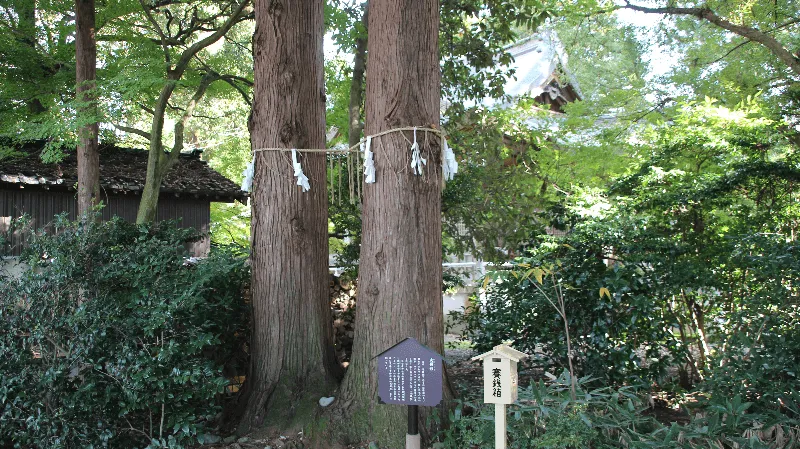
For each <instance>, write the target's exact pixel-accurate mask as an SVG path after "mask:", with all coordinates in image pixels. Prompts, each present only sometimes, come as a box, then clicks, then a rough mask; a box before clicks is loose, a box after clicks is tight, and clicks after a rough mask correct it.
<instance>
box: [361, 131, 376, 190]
mask: <svg viewBox="0 0 800 449" xmlns="http://www.w3.org/2000/svg"><path fill="white" fill-rule="evenodd" d="M362 149H363V150H364V182H365V183H367V184H374V183H375V161H373V160H372V151H371V149H372V136H367V141H366V143H364V144H362Z"/></svg>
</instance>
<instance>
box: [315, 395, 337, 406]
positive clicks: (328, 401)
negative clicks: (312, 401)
mask: <svg viewBox="0 0 800 449" xmlns="http://www.w3.org/2000/svg"><path fill="white" fill-rule="evenodd" d="M334 399H335V398H334V397H333V396H331V397H329V398H319V405H321V406H323V407H327V406H329V405H331V404H332V403H333V400H334Z"/></svg>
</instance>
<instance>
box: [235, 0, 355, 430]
mask: <svg viewBox="0 0 800 449" xmlns="http://www.w3.org/2000/svg"><path fill="white" fill-rule="evenodd" d="M255 15H256V31H255V34H254V36H253V54H254V64H255V73H254V75H255V80H254V81H255V84H254V92H253V93H254V98H253V113H252V115H251V118H250V133H251V134H250V136H251V137H250V139H251V143H252V146H253V148H287V149H289V148H325V91H324V86H325V85H324V78H323V76H324V75H323V53H322V37H323V1H322V0H291V1H280V0H276V1H272V2H257V3H256V5H255ZM299 159H300V162H301V164H302V167H303V171H304V172H305V174H306V176H308V178H309V181H310V184H311V190H310V191H308V192H303V191H302V190H301V188H300V187H299V186H298V185H297V181H296V179H295V178H294V177H293V171H292V166H291V163H290V162H291V155H290V153H288V152H283V151H261V152H258V153H256V165H255V167H256V171H255V178H254V183H253V193H252V201H253V215H252V235H253V245H252V255H251V262H252V264H251V267H252V273H253V275H252V276H253V277H252V290H253V321H254V329H253V337H252V348H251V367H250V373H249V375H248V377H247V381H246V391H247V394H248V396H249V401H248V404H247V407H246V409H245V411H244V416H243V419H242V422H241V427H240V431H247V430H249V429H252V428H253V427H255V426H261V425H276V426H280V427H281V428H283V429H284V430H286V429H287V428H291V427H292V426H293V425H294V424H297V425H301V424H302V422H303V420H309V419H311V418H312V417H313V410H314V409H315V408H316V407H318V405H316V402H317V401H318V400H319V398H320V397H321V396H330V395H332V393H333V390H334V389H335V387H336V380H337V378H338V377H340V371H341V368H340V367H339V365H338V363H337V362H336V357H335V354H334V351H333V327H332V323H331V315H330V313H331V312H330V306H329V299H328V283H329V274H328V214H327V207H328V199H327V190H326V188H325V186H326V184H325V154H324V153H302V154H301V155H300V157H299Z"/></svg>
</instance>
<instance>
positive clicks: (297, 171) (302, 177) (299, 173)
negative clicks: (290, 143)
mask: <svg viewBox="0 0 800 449" xmlns="http://www.w3.org/2000/svg"><path fill="white" fill-rule="evenodd" d="M292 167H294V175H295V176H296V177H297V185H299V186H301V187H303V192H308V191H309V190H311V185H309V183H308V177H307V176H306V174H305V173H303V167H301V166H300V162H297V149H295V148H292Z"/></svg>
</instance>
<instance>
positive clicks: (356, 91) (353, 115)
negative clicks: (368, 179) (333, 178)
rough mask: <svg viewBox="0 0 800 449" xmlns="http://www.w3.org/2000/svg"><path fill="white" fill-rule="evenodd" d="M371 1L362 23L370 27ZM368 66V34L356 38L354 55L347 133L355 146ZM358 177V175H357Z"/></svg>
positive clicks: (358, 135)
mask: <svg viewBox="0 0 800 449" xmlns="http://www.w3.org/2000/svg"><path fill="white" fill-rule="evenodd" d="M368 19H369V3H367V2H365V3H364V15H363V16H362V18H361V23H362V24H363V25H364V30H365V32H366V30H367V29H368ZM366 68H367V36H366V35H364V36H361V37H359V38H358V39H356V51H355V55H354V57H353V79H352V80H351V82H350V104H349V107H348V112H349V118H350V130H349V133H348V134H347V136H348V145H349V146H350V147H353V146H355V145H358V142H359V141H360V140H361V130H362V129H363V125H362V123H361V104H362V103H363V102H364V95H363V93H364V71H365V70H366ZM357 178H358V177H357Z"/></svg>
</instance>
